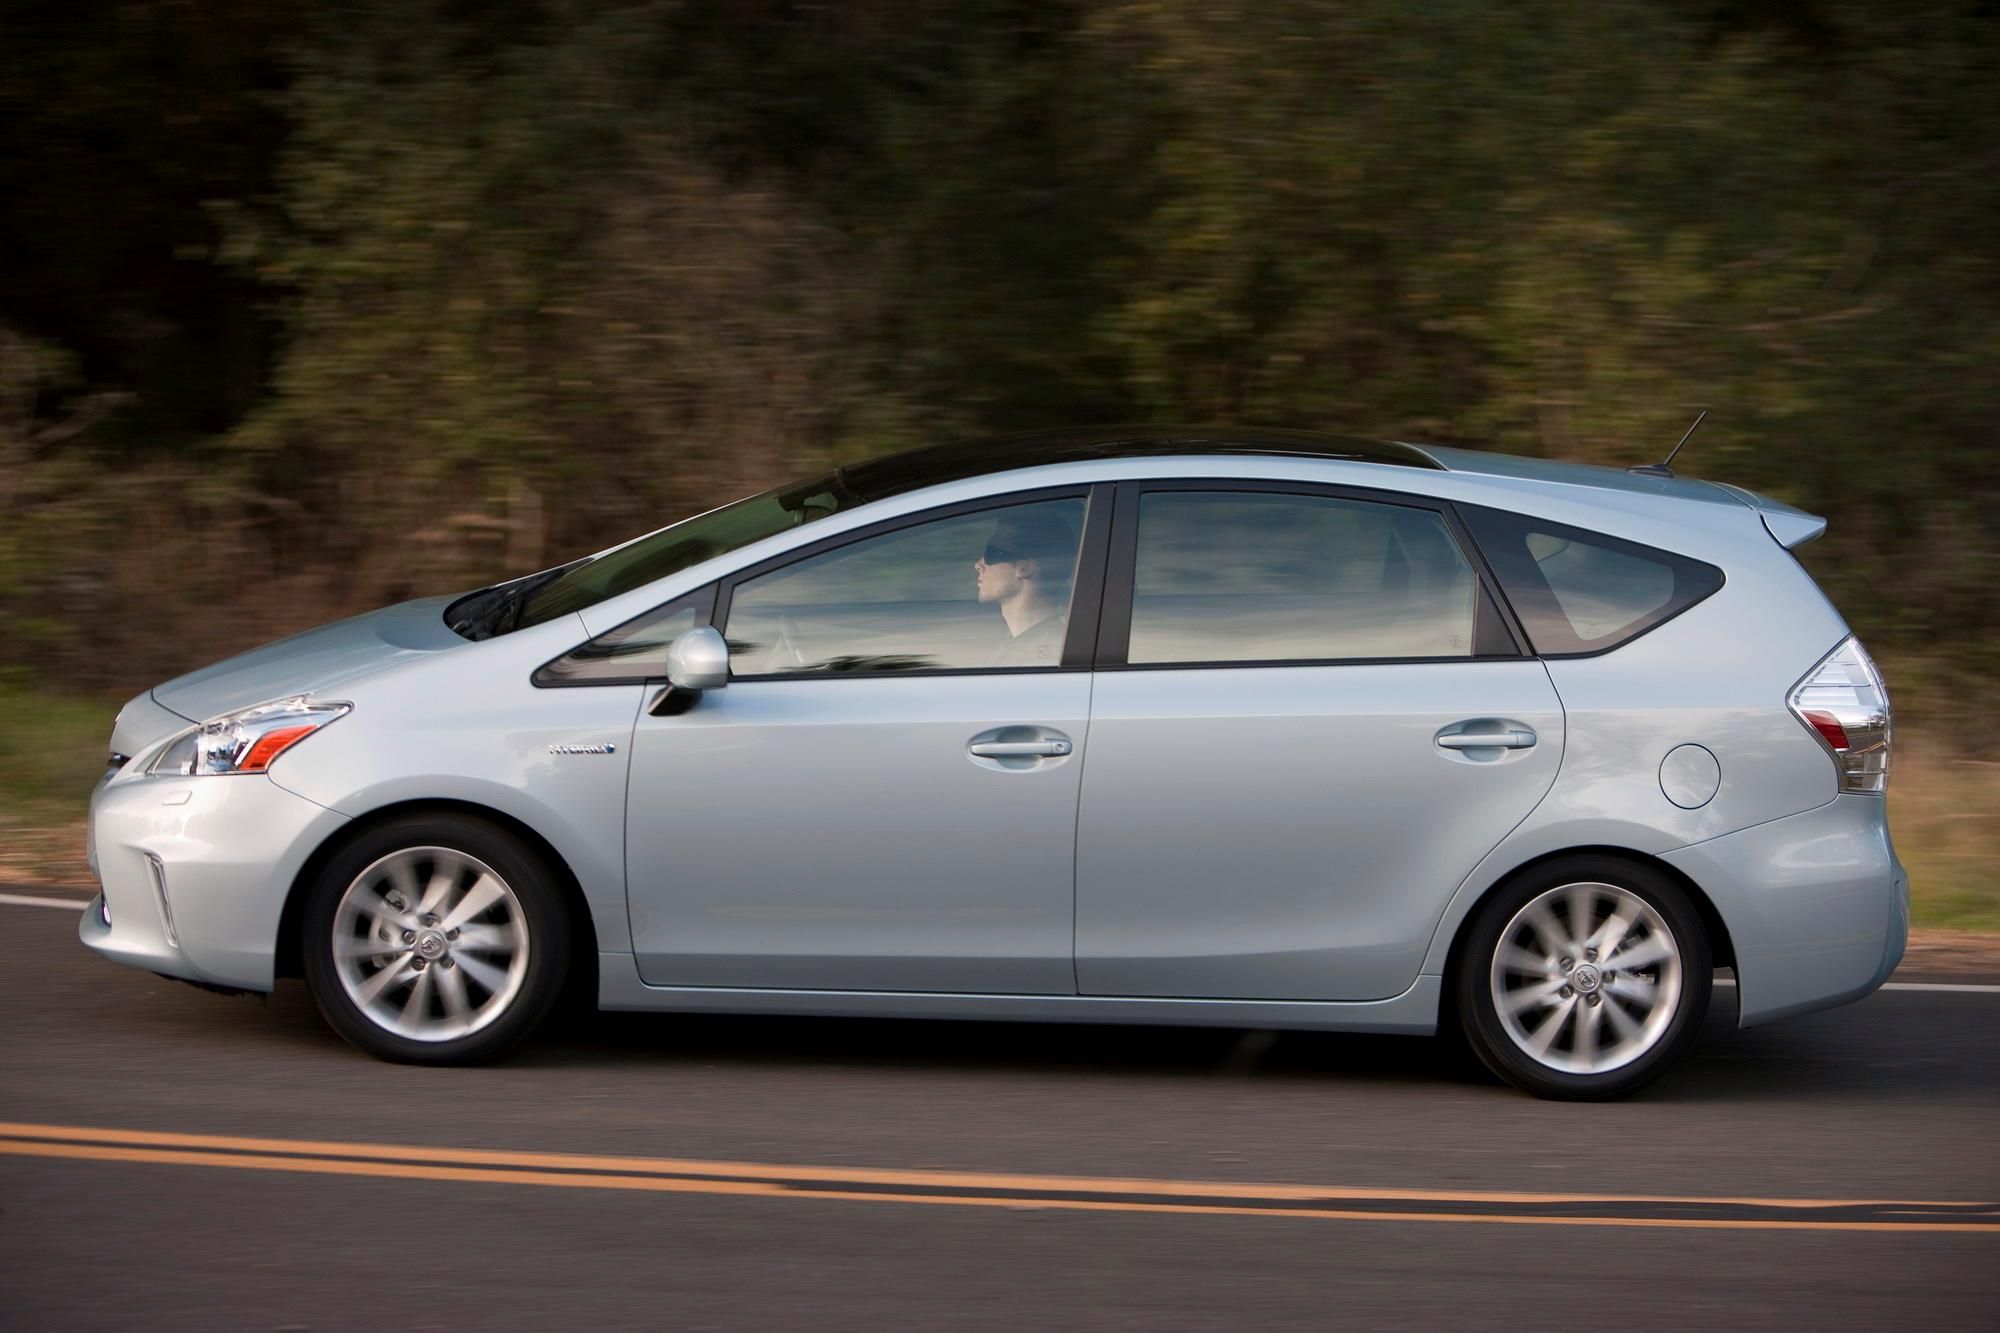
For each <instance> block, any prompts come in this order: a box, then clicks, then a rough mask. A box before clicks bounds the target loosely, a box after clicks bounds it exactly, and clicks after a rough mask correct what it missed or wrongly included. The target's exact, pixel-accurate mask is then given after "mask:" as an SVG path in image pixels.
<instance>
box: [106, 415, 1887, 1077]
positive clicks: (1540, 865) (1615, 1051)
mask: <svg viewBox="0 0 2000 1333" xmlns="http://www.w3.org/2000/svg"><path fill="white" fill-rule="evenodd" d="M1825 526H1826V524H1825V521H1824V520H1823V519H1819V518H1815V517H1813V516H1811V515H1808V514H1804V513H1801V512H1799V511H1798V510H1796V509H1793V508H1790V507H1788V506H1786V505H1783V504H1780V503H1777V502H1774V501H1771V500H1768V499H1765V498H1763V497H1761V496H1758V495H1754V494H1751V493H1749V492H1746V491H1742V490H1738V489H1736V488H1734V487H1729V486H1724V485H1717V484H1711V483H1707V482H1701V481H1694V480H1688V479H1680V478H1675V477H1672V476H1669V475H1661V474H1659V473H1658V472H1657V471H1656V472H1655V473H1654V474H1651V475H1634V474H1627V473H1622V472H1616V471H1609V470H1605V469H1600V468H1589V467H1579V466H1572V465H1566V464H1560V463H1548V462H1537V461H1532V460H1526V459H1519V458H1512V457H1504V456H1498V455H1488V454H1480V453H1471V452H1464V451H1460V450H1454V449H1442V448H1428V447H1418V446H1412V445H1405V444H1378V443H1366V442H1359V441H1349V440H1340V439H1332V438H1328V437H1323V436H1311V435H1297V434H1290V433H1274V432H1244V431H1233V430H1224V431H1213V430H1164V431H1151V432H1129V431H1126V432H1120V431H1108V432H1097V433H1069V434H1057V435H1042V436H1033V437H1025V438H1020V439H1014V440H1006V441H999V442H991V443H986V444H980V445H955V446H946V447H941V448H935V449H927V450H920V451H917V452H914V453H909V454H903V455H900V456H896V457H891V458H885V459H880V460H876V461H873V462H868V463H862V464H856V465H851V466H848V467H844V468H841V469H839V470H837V471H835V472H833V473H831V474H830V475H827V476H822V477H818V478H815V479H813V480H810V481H806V482H803V483H800V484H798V485H794V486H788V487H785V488H783V489H780V490H775V491H771V492H769V493H766V494H763V495H758V496H753V497H751V498H749V499H746V500H741V501H738V502H737V503H735V504H731V505H727V506H725V507H723V508H721V509H717V510H714V511H712V512H710V513H707V514H703V515H700V516H699V517H696V518H691V519H688V520H687V521H685V522H682V523H678V524H675V525H674V526H672V527H668V528H664V529H662V530H660V531H658V532H655V533H652V534H651V535H649V536H645V537H640V538H638V539H637V540H634V541H631V542H627V543H626V544H624V545H622V546H616V547H613V548H611V549H609V550H607V551H604V552H602V553H600V554H598V555H595V556H591V557H589V558H587V559H583V560H579V561H576V562H574V563H572V564H568V565H565V566H562V567H561V568H558V569H552V570H547V571H545V572H543V573H540V574H535V575H532V576H529V577H526V578H521V579H516V580H514V581H512V582H509V583H503V584H500V585H497V586H495V587H492V588H486V589H482V590H480V591H477V592H473V593H469V594H466V595H464V596H459V597H441V598H432V599H427V600H423V601H416V602H409V603H406V604H403V605H401V606H394V607H390V608H388V609H387V610H383V611H379V612H376V613H374V614H371V615H366V616H362V617H359V618H357V619H353V620H348V621H343V622H341V623H338V624H334V625H328V626H326V627H324V628H321V629H317V630H313V631H311V632H309V633H305V634H301V635H299V636H297V637H294V638H291V639H286V640H283V641H281V642H279V643H275V644H271V645H269V646H267V647H264V648H261V649H258V650H256V651H254V652H250V653H246V654H244V655H242V656H240V657H236V658H232V659H230V660H228V661H226V662H222V663H219V664H217V665H215V666H212V667H209V668H207V669H205V670H201V671H197V672H194V673H193V674H191V675H187V676H183V677H181V678H179V679H177V680H173V681H169V682H168V683H166V684H164V685H161V686H159V687H157V688H155V689H153V690H149V691H147V692H146V693H144V694H141V695H139V696H138V697H136V698H134V699H133V700H132V701H131V702H130V703H128V704H127V705H126V706H125V708H124V710H123V711H122V712H121V713H120V714H119V716H118V721H117V724H116V727H115V730H114V733H113V736H112V741H111V746H112V750H113V753H112V755H111V761H110V768H109V770H108V771H107V772H106V773H105V775H104V778H103V780H102V781H101V783H100V784H99V785H98V787H97V790H96V792H95V794H94V796H93V798H92V801H91V816H92V820H91V833H90V843H91V861H92V864H93V866H94V867H95V869H96V871H97V874H98V876H99V878H100V880H101V882H102V885H103V892H102V894H101V895H100V896H99V897H98V898H97V899H96V900H95V901H94V902H93V904H92V906H91V908H90V909H89V910H88V911H87V912H86V913H85V914H84V918H83V924H82V936H83V940H84V942H85V943H86V944H88V945H89V946H90V947H91V948H93V949H96V950H97V951H98V952H100V953H102V954H104V955H105V956H107V957H109V958H112V959H115V960H117V961H119V962H123V963H128V964H131V965H133V966H136V967H141V968H145V969H148V970H150V971H154V972H159V973H163V974H165V975H168V976H172V977H179V978H183V979H185V980H188V981H193V982H197V983H199V984H202V985H204V986H210V987H217V988H223V989H232V990H248V991H268V990H270V989H272V986H273V984H274V982H275V980H276V979H277V978H278V977H281V976H287V975H302V976H303V977H304V978H305V979H306V982H307V983H308V985H309V986H310V988H311V990H312V993H313V996H314V998H315V999H316V1001H317V1003H318V1005H319V1007H320V1009H321V1011H322V1012H323V1013H324V1014H325V1016H326V1018H327V1021H328V1022H329V1023H331V1024H332V1026H333V1027H334V1028H335V1029H337V1030H338V1031H339V1032H340V1033H341V1035H342V1036H344V1037H346V1038H347V1039H348V1040H349V1041H351V1042H353V1043H354V1044H355V1045H356V1046H359V1047H361V1048H362V1049H363V1050H366V1051H370V1052H372V1053H374V1054H376V1055H379V1056H383V1057H386V1058H389V1059H394V1060H408V1061H421V1062H432V1063H443V1062H465V1061H472V1060H484V1059H489V1058H492V1057H494V1056H496V1055H498V1054H499V1053H500V1052H502V1051H503V1050H505V1049H506V1048H508V1047H510V1046H512V1045H513V1044H514V1043H516V1042H518V1041H520V1040H521V1039H522V1038H523V1037H525V1036H526V1035H527V1034H528V1033H529V1032H530V1031H532V1030H533V1029H534V1028H535V1026H536V1025H537V1023H539V1022H540V1021H541V1020H542V1018H543V1017H544V1016H545V1015H546V1014H547V1013H548V1011H549V1009H550V1008H551V1006H552V1005H553V1004H554V1003H555V1001H556V999H557V997H558V993H559V992H560V991H561V990H562V989H563V987H564V986H565V983H566V982H568V983H572V984H578V985H581V986H583V987H586V988H588V989H589V990H594V992H595V997H596V1000H597V1003H598V1005H599V1006H600V1007H602V1008H605V1009H627V1010H637V1009H648V1010H652V1009H657V1010H703V1011H732V1012H754V1013H786V1014H848V1015H885V1016H898V1017H912V1016H916V1017H931V1018H947V1017H951V1018H999V1019H1013V1020H1026V1019H1052V1020H1078V1021H1085V1022H1136V1023H1169V1024H1222V1025H1230V1026H1242V1027H1256V1028H1280V1027H1286V1028H1327V1029H1345V1030H1357V1031H1360V1030H1365V1031H1376V1032H1401V1033H1428V1032H1432V1031H1434V1030H1436V1029H1438V1028H1439V1027H1440V1025H1445V1026H1451V1027H1456V1028H1457V1029H1459V1030H1460V1031H1462V1032H1463V1034H1464V1035H1465V1037H1466V1039H1467V1040H1468V1041H1469V1043H1470V1044H1471V1046H1472V1047H1473V1048H1474V1050H1476V1051H1477V1053H1478V1054H1479V1055H1480V1057H1481V1058H1482V1059H1483V1060H1484V1061H1485V1062H1486V1063H1487V1064H1488V1065H1489V1066H1490V1067H1491V1068H1492V1069H1493V1070H1494V1071H1495V1072H1496V1073H1498V1074H1499V1075H1501V1076H1502V1077H1504V1078H1506V1079H1508V1080H1510V1081H1512V1082H1513V1083H1515V1084H1517V1085H1519V1086H1520V1087H1522V1088H1525V1089H1528V1090H1529V1091H1531V1092H1535V1093H1539V1094H1542V1095H1545V1096H1553V1097H1582V1098H1593V1097H1607V1096H1614V1095H1617V1094H1621V1093H1625V1092H1628V1091H1630V1090H1632V1089H1634V1088H1637V1087H1639V1086H1640V1085H1642V1084H1644V1083H1645V1082H1647V1081H1648V1080H1650V1079H1652V1078H1654V1077H1656V1076H1658V1075H1659V1074H1660V1073H1661V1072H1662V1071H1663V1070H1664V1069H1665V1068H1666V1067H1667V1066H1668V1065H1669V1064H1670V1063H1671V1062H1672V1061H1673V1060H1674V1059H1675V1058H1676V1057H1677V1056H1679V1055H1681V1054H1682V1053H1683V1052H1685V1051H1686V1050H1687V1048H1688V1046H1689V1045H1690V1043H1691V1042H1692V1041H1693V1040H1694V1038H1695V1036H1696V1034H1697V1031H1698V1029H1699V1028H1700V1026H1701V1023H1702V1019H1703V1015H1704V1014H1705V1012H1706V1010H1707V1007H1708V1002H1709V995H1710V990H1711V986H1712V984H1713V978H1714V972H1715V969H1716V968H1718V967H1725V966H1726V967H1729V968H1731V969H1733V971H1734V974H1735V981H1736V998H1737V1003H1738V1005H1739V1009H1740V1017H1741V1021H1742V1022H1743V1023H1745V1024H1753V1023H1762V1022H1766V1021H1769V1020H1771V1019H1775V1018H1783V1017H1785V1016H1787V1015H1791V1014H1799V1013H1804V1012H1806V1011H1808V1010H1814V1009H1822V1008H1825V1007H1828V1006H1831V1005H1836V1004H1840V1003H1843V1002H1845V1001H1849V1000H1854V999H1858V998H1860V997H1861V996H1864V995H1867V994H1868V993H1869V992H1870V991H1872V990H1874V989H1875V988H1876V987H1877V986H1878V985H1880V984H1881V983H1882V981H1883V980H1884V978H1886V977H1887V976H1888V975H1889V973H1890V972H1891V971H1892V970H1893V969H1894V968H1895V966H1896V964H1897V962H1898V961H1899V960H1900V958H1901V955H1902V951H1903V946H1904V941H1905V938H1906V935H1907V921H1908V881H1907V878H1906V876H1905V874H1904V872H1903V869H1902V867H1901V865H1900V864H1899V862H1898V861H1897V859H1896V855H1895V852H1894V850H1893V849H1892V847H1891V845H1890V841H1889V833H1888V826H1887V823H1886V821H1885V818H1884V813H1883V789H1884V785H1885V782H1886V779H1887V774H1888V767H1889V739H1890V738H1889V731H1890V724H1889V704H1888V698H1887V696H1886V693H1885V691H1884V689H1883V686H1882V682H1881V679H1880V677H1879V676H1878V675H1877V673H1876V670H1875V668H1874V666H1873V664H1872V663H1871V662H1870V661H1869V659H1868V656H1867V654H1866V653H1865V652H1863V650H1862V648H1861V645H1860V644H1859V643H1857V642H1856V641H1855V640H1854V639H1853V638H1852V637H1851V636H1850V635H1849V632H1848V629H1847V627H1846V625H1845V624H1844V623H1843V622H1842V620H1841V617H1840V615H1839V613H1838V612H1836V611H1835V610H1834V608H1833V607H1832V606H1831V605H1830V604H1829V603H1828V601H1827V599H1826V597H1825V596H1824V595H1822V594H1821V592H1820V591H1819V589H1818V588H1817V587H1816V586H1815V585H1814V583H1813V582H1812V580H1811V579H1810V578H1809V577H1808V576H1807V575H1806V573H1805V572H1804V571H1803V570H1802V569H1801V568H1800V566H1799V564H1798V562H1797V561H1796V560H1795V559H1794V558H1793V557H1792V555H1791V548H1793V547H1796V546H1798V545H1799V544H1801V543H1803V542H1806V541H1810V540H1812V539H1813V538H1814V537H1816V536H1818V535H1819V534H1820V533H1821V532H1822V531H1823V530H1824V529H1825ZM224 779H227V780H226V781H225V780H224Z"/></svg>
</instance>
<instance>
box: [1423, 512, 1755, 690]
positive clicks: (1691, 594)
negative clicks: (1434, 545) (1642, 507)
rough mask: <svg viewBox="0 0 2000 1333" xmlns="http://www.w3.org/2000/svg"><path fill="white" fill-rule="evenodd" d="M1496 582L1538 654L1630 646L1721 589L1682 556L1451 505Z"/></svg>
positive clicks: (1708, 568)
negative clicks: (1634, 641) (1458, 514)
mask: <svg viewBox="0 0 2000 1333" xmlns="http://www.w3.org/2000/svg"><path fill="white" fill-rule="evenodd" d="M1459 512H1460V514H1461V515H1462V516H1463V517H1464V519H1465V523H1466V526H1467V527H1468V528H1470V529H1471V530H1472V535H1473V538H1474V540H1476V541H1477V542H1478V543H1479V548H1480V551H1481V552H1482V553H1483V554H1484V555H1485V556H1486V560H1487V563H1488V564H1490V565H1491V566H1492V567H1493V572H1494V574H1495V575H1497V576H1498V578H1499V580H1500V587H1501V590H1502V591H1503V592H1505V593H1506V594H1507V600H1508V601H1509V602H1511V603H1513V606H1514V613H1515V614H1516V615H1518V616H1519V617H1520V618H1521V625H1522V628H1524V629H1526V630H1527V632H1528V639H1529V642H1530V643H1531V644H1532V645H1533V646H1534V650H1535V652H1536V653H1538V654H1540V655H1541V656H1544V657H1573V656H1579V655H1584V654H1589V653H1601V652H1605V651H1608V650H1609V649H1612V648H1616V647H1618V646H1619V645H1620V644H1624V643H1630V642H1631V641H1632V640H1633V639H1636V638H1638V637H1639V636H1640V635H1641V634H1644V633H1645V632H1646V631H1647V630H1650V629H1652V628H1653V627H1654V626H1656V625H1659V624H1662V623H1663V622H1665V621H1668V620H1671V619H1673V618H1674V617H1675V616H1677V615H1679V614H1680V613H1681V612H1683V611H1685V610H1687V609H1688V608H1689V607H1691V606H1693V605H1694V604H1695V603H1696V602H1699V601H1701V600H1702V599H1703V598H1704V597H1707V596H1708V595H1709V594H1711V593H1713V592H1714V591H1715V590H1716V589H1717V588H1720V587H1721V586H1722V571H1721V570H1720V569H1717V568H1716V567H1715V566H1714V565H1711V564H1708V563H1706V562H1704V561H1701V560H1695V559H1692V558H1690V557H1688V556H1684V555H1677V554H1675V553H1673V552H1671V551H1662V550H1659V549H1658V548H1656V547H1652V546H1642V545H1640V544H1639V543H1637V542H1628V541H1624V540H1621V539H1620V538H1617V537H1607V536H1605V535H1604V534H1603V533H1601V532H1590V531H1587V530H1585V529H1582V528H1571V527H1565V526H1563V525H1561V524H1558V523H1547V522H1544V521H1543V520H1541V519H1537V518H1529V517H1527V516H1525V515H1522V514H1513V513H1509V512H1507V511H1506V510H1501V509H1486V508H1483V507H1480V506H1477V505H1462V506H1460V509H1459Z"/></svg>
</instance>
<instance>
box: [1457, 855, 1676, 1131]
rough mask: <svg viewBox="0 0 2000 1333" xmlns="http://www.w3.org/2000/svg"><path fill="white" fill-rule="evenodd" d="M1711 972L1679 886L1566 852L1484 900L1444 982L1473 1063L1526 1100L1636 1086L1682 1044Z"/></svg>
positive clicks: (1589, 1095) (1596, 1095) (1652, 873)
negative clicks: (1449, 980) (1449, 982)
mask: <svg viewBox="0 0 2000 1333" xmlns="http://www.w3.org/2000/svg"><path fill="white" fill-rule="evenodd" d="M1712 968H1713V964H1712V962H1711V955H1710V951H1709V943H1708V936H1707V933H1706V932H1705V931H1704V930H1703V928H1702V922H1701V914H1700V913H1699V912H1698V911H1696V910H1695V907H1694V904H1693V903H1692V902H1691V901H1690V900H1689V898H1688V895H1687V893H1686V892H1685V890H1683V889H1682V888H1681V887H1680V885H1679V884H1677V883H1675V882H1674V881H1673V880H1672V879H1671V878H1670V877H1668V876H1667V875H1665V874H1662V873H1660V872H1659V871H1656V870H1652V869H1649V868H1647V867H1645V866H1641V865H1636V864H1632V863H1628V862H1624V861H1620V860H1617V859H1615V858H1609V857H1570V858H1565V859H1563V860H1561V861H1557V862H1551V863H1549V864H1547V865H1544V866H1541V867H1538V868H1537V869H1536V870H1535V871H1533V872H1531V873H1530V874H1528V875H1525V876H1523V877H1521V878H1520V879H1518V880H1516V881H1515V882H1513V883H1512V884H1510V885H1507V886H1506V887H1504V888H1502V889H1500V890H1498V891H1496V892H1495V893H1494V894H1493V895H1492V897H1491V898H1490V899H1489V901H1488V902H1487V903H1485V904H1484V906H1483V907H1482V909H1481V911H1480V913H1479V916H1478V917H1477V919H1476V920H1475V921H1474V923H1473V927H1472V934H1471V935H1470V936H1469V937H1468V939H1467V941H1466V947H1465V948H1464V950H1463V951H1462V952H1461V953H1460V955H1459V959H1458V966H1457V970H1456V974H1455V976H1454V982H1455V985H1456V990H1457V996H1458V1013H1459V1020H1460V1024H1461V1026H1462V1028H1463V1030H1464V1032H1465V1035H1466V1037H1467V1039H1468V1041H1469V1042H1470V1044H1471V1046H1472V1048H1473V1050H1474V1051H1475V1052H1476V1053H1477V1054H1478V1056H1479V1058H1480V1059H1481V1061H1483V1062H1484V1063H1485V1064H1486V1066H1487V1068H1489V1069H1491V1070H1492V1071H1493V1072H1494V1073H1496V1074H1498V1075H1499V1076H1500V1077H1501V1078H1503V1079H1505V1080H1507V1081H1508V1082H1509V1083H1512V1084H1514V1085H1515V1086H1516V1087H1519V1088H1523V1089H1525V1090H1527V1091H1529V1092H1532V1093H1535V1094H1536V1095H1537V1096H1541V1097H1554V1098H1565V1099H1573V1100H1595V1099H1602V1098H1608V1097H1621V1096H1624V1095H1625V1094H1627V1093H1630V1092H1634V1091H1636V1090H1637V1089H1639V1088H1641V1087H1644V1086H1645V1085H1646V1084H1648V1083H1650V1082H1652V1081H1653V1080H1654V1079H1656V1078H1658V1077H1659V1076H1660V1075H1661V1074H1663V1073H1665V1072H1666V1070H1667V1068H1668V1067H1669V1066H1671V1065H1672V1064H1673V1063H1674V1061H1676V1060H1677V1059H1679V1058H1680V1057H1681V1056H1682V1055H1683V1054H1684V1053H1685V1052H1686V1050H1687V1048H1688V1047H1689V1046H1690V1045H1691V1044H1692V1043H1693V1042H1694V1040H1695V1038H1696V1037H1697V1035H1699V1033H1700V1030H1701V1024H1702V1019H1703V1018H1704V1016H1705V1015H1706V1014H1707V1012H1708V998H1709V989H1710V985H1711V980H1712V977H1711V973H1712Z"/></svg>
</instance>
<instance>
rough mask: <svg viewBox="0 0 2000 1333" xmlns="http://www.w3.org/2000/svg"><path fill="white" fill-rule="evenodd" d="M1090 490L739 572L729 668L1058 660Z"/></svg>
mask: <svg viewBox="0 0 2000 1333" xmlns="http://www.w3.org/2000/svg"><path fill="white" fill-rule="evenodd" d="M1083 516H1084V502H1083V500H1082V498H1081V497H1078V498H1075V499H1059V500H1045V501H1038V502H1035V503H1031V504H1021V505H1009V506H1006V507H1003V508H996V509H985V510H980V511H978V512H976V513H971V514H961V515H957V516H955V517H951V518H942V519H935V520H932V521H931V522H927V523H920V524H915V525H913V526H910V527H903V528H897V529H895V530H893V531H890V532H886V533H881V534H879V535H877V536H873V537H866V538H863V539H862V540H860V541H856V542H851V543H849V544H847V545H845V546H839V547H836V548H834V549H833V550H831V551H826V552H822V553H821V554H819V555H814V556H808V557H806V558H805V559H803V560H799V561H796V562H794V563H792V564H789V565H786V566H784V567H783V568H780V569H776V570H773V571H772V572H770V573H768V574H763V575H759V576H758V577H756V578H752V579H748V580H745V581H744V582H742V583H740V584H738V585H737V586H736V588H735V590H734V592H733V593H732V595H731V597H730V602H729V616H728V622H727V623H726V624H725V625H724V627H723V635H724V636H725V637H726V638H727V639H728V640H729V650H730V670H731V674H732V675H734V676H736V677H739V678H742V677H754V676H771V675H786V674H790V673H794V672H851V671H921V670H939V669H945V670H981V669H993V668H1008V667H1046V668H1054V667H1057V666H1060V665H1061V664H1062V650H1063V639H1064V637H1065V635H1066V633H1067V630H1068V626H1069V607H1070V596H1071V592H1072V589H1073V587H1074V584H1075V580H1076V561H1077V550H1078V548H1079V546H1080V544H1081V540H1082V533H1083Z"/></svg>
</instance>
